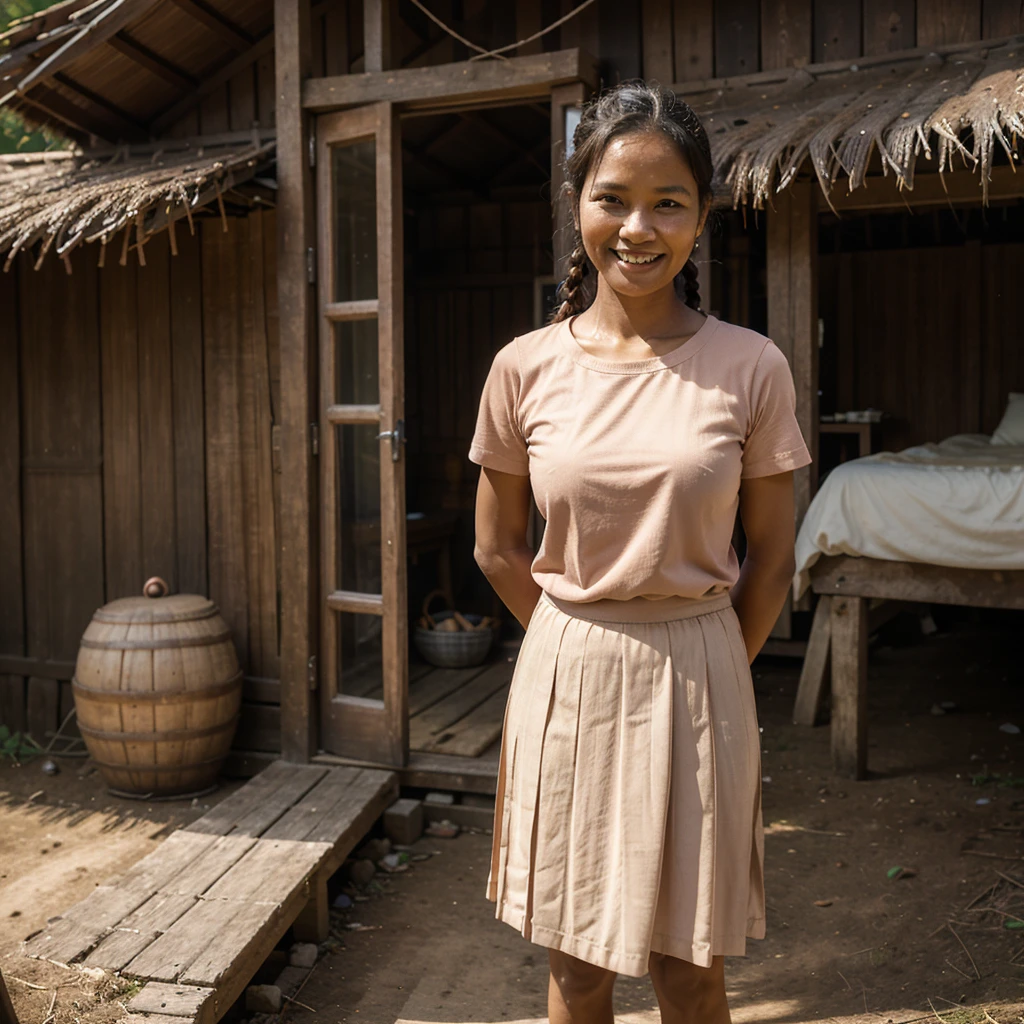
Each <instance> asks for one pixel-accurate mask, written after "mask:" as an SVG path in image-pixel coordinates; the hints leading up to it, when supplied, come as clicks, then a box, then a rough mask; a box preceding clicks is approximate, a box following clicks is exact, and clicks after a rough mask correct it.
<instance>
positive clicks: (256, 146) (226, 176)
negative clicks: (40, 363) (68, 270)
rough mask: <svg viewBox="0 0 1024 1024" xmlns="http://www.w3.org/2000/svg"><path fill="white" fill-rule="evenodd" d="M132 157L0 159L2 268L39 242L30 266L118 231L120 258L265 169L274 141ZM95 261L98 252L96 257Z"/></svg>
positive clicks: (121, 150) (120, 152) (123, 153)
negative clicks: (51, 251) (52, 254)
mask: <svg viewBox="0 0 1024 1024" xmlns="http://www.w3.org/2000/svg"><path fill="white" fill-rule="evenodd" d="M167 145H168V150H167V151H161V150H159V149H156V150H154V151H152V152H150V153H149V154H146V155H133V154H132V152H131V149H130V148H129V147H118V148H115V149H114V150H113V151H110V150H108V151H106V152H103V153H99V154H97V153H85V152H74V153H61V154H57V153H38V154H16V155H14V156H8V157H0V197H2V198H0V253H4V252H6V253H7V258H6V261H5V264H4V269H5V270H6V269H8V268H9V267H10V265H11V263H12V262H13V260H14V257H15V256H16V255H17V254H18V253H19V252H21V251H23V250H27V249H30V248H34V247H36V246H38V254H37V259H36V266H37V267H38V266H39V265H40V263H41V261H42V260H43V259H44V258H45V256H46V254H47V252H49V251H50V250H51V249H52V250H53V251H54V253H55V254H56V255H57V256H59V257H61V258H64V259H65V262H67V259H66V258H67V256H68V254H69V253H70V251H71V250H72V249H73V248H75V247H76V246H78V245H80V244H83V243H86V242H96V241H99V242H100V243H101V244H102V246H103V249H104V250H105V248H106V245H107V244H108V243H109V242H111V241H112V240H113V239H114V236H115V235H117V234H118V232H121V231H123V232H124V235H123V240H122V242H121V254H120V257H121V262H122V263H123V262H124V261H125V259H126V258H127V254H128V252H129V250H130V249H131V248H135V249H137V250H139V258H140V262H142V261H144V256H142V253H141V250H142V247H143V246H144V245H145V242H146V241H147V239H148V238H150V237H151V236H152V235H153V234H155V233H156V232H158V231H162V230H164V229H167V228H170V229H171V237H172V248H173V246H174V242H173V225H174V223H175V222H176V221H178V220H181V219H186V220H187V221H188V222H189V224H190V225H191V223H192V218H193V215H194V214H195V213H196V212H197V211H198V210H200V209H202V208H204V207H206V206H209V205H211V204H217V205H218V206H219V207H220V210H221V213H222V214H223V212H224V205H223V204H224V195H225V194H226V193H227V192H228V191H229V190H230V189H232V188H234V187H236V186H238V185H240V184H241V183H243V182H245V181H246V180H248V179H251V178H252V177H254V176H255V175H257V174H258V173H259V172H260V171H261V170H262V169H264V168H266V167H268V166H269V165H270V164H271V163H273V160H274V153H275V148H276V144H275V143H274V142H273V141H265V140H260V139H259V138H256V139H254V140H253V141H251V142H249V143H242V144H235V145H216V146H210V147H207V146H202V145H197V144H196V140H193V142H192V144H190V145H187V146H182V144H181V143H179V144H178V145H179V146H180V147H182V148H179V149H178V150H173V149H171V148H170V147H171V146H173V145H174V144H173V143H170V142H169V143H168V144H167ZM101 259H102V256H101Z"/></svg>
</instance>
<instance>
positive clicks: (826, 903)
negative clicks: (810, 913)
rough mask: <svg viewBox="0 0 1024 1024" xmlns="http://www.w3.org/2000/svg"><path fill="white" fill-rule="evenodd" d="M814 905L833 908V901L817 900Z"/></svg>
mask: <svg viewBox="0 0 1024 1024" xmlns="http://www.w3.org/2000/svg"><path fill="white" fill-rule="evenodd" d="M814 905H815V906H816V907H831V906H832V901H831V900H815V901H814Z"/></svg>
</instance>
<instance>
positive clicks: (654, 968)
mask: <svg viewBox="0 0 1024 1024" xmlns="http://www.w3.org/2000/svg"><path fill="white" fill-rule="evenodd" d="M723 963H724V962H723V959H722V957H715V959H714V961H713V962H712V964H711V966H710V967H698V966H697V965H696V964H691V963H689V962H688V961H686V960H680V959H678V958H677V957H674V956H667V955H666V954H664V953H651V959H650V962H649V964H648V967H649V970H650V973H651V982H652V983H653V985H654V988H655V991H656V992H657V994H658V998H659V1000H661V999H667V1000H668V1001H669V1002H671V1003H672V1004H673V1005H693V1004H694V1003H702V1002H706V1001H708V1000H714V999H716V998H717V997H718V996H719V995H721V994H723V993H724V989H725V974H724V970H723Z"/></svg>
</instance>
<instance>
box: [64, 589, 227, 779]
mask: <svg viewBox="0 0 1024 1024" xmlns="http://www.w3.org/2000/svg"><path fill="white" fill-rule="evenodd" d="M166 592H167V588H166V584H164V583H163V581H162V580H156V581H153V580H151V581H149V582H148V583H147V584H146V588H145V593H147V594H148V593H152V594H154V595H155V596H151V597H126V598H122V599H121V600H119V601H111V602H110V604H107V605H104V606H103V607H102V608H100V609H99V610H98V611H97V612H96V614H95V615H94V616H93V617H92V622H91V623H90V624H89V626H88V628H87V629H86V631H85V634H84V636H83V637H82V645H81V647H80V649H79V652H78V663H77V665H76V668H75V678H74V680H73V681H72V689H73V691H74V695H75V709H76V711H77V717H78V727H79V729H81V731H82V736H83V737H84V739H85V745H86V746H87V747H88V748H89V753H90V755H91V756H92V759H93V761H95V763H96V765H97V767H98V768H99V769H100V771H101V772H102V773H103V777H104V779H105V780H106V782H107V785H108V786H110V788H111V789H113V790H116V791H117V792H119V793H122V794H127V795H131V796H140V797H145V796H175V795H182V794H186V793H196V792H200V791H202V790H205V789H208V788H209V787H211V786H212V785H214V784H215V783H216V779H217V775H218V773H219V771H220V767H221V765H222V764H223V762H224V759H225V758H226V757H227V754H228V750H229V749H230V747H231V739H232V737H233V736H234V732H235V725H236V723H237V721H238V709H239V706H240V705H241V702H242V673H241V670H240V669H239V667H238V658H237V656H236V655H235V649H234V647H233V646H232V643H231V637H230V635H229V633H228V627H227V624H226V623H225V622H224V620H223V619H222V618H221V617H220V614H219V613H218V611H217V606H216V605H215V604H214V603H213V602H212V601H210V600H208V599H207V598H205V597H199V596H198V595H196V594H176V595H174V596H173V597H166V596H163V595H165V594H166Z"/></svg>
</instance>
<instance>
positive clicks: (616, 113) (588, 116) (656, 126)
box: [551, 82, 714, 323]
mask: <svg viewBox="0 0 1024 1024" xmlns="http://www.w3.org/2000/svg"><path fill="white" fill-rule="evenodd" d="M639 132H661V133H662V134H663V135H666V136H668V138H670V139H671V140H672V141H673V142H674V143H675V144H676V145H677V146H678V147H679V150H680V152H681V153H682V155H683V157H684V158H685V160H686V162H687V163H688V164H689V165H690V171H691V172H692V173H693V176H694V178H695V179H696V181H697V191H698V196H697V198H698V201H699V202H700V205H701V208H702V209H703V208H705V207H706V206H707V205H708V204H709V203H710V202H711V198H712V185H711V182H712V178H713V175H714V164H713V163H712V160H711V146H710V144H709V143H708V136H707V132H705V131H704V126H703V125H702V124H701V123H700V118H699V117H697V115H696V114H695V113H694V112H693V111H692V110H691V109H690V107H689V106H688V105H687V104H686V103H684V102H683V101H682V100H681V99H679V98H678V97H677V96H676V94H675V93H674V92H671V91H670V90H669V89H663V88H662V87H661V86H659V85H658V84H656V83H653V82H623V83H622V84H621V85H618V86H616V87H615V88H614V89H610V90H609V91H608V92H605V93H603V94H602V95H601V96H599V97H597V98H596V99H594V100H592V101H591V102H590V103H589V104H587V106H586V107H584V108H583V114H582V116H581V117H580V123H579V124H578V125H577V126H576V131H575V132H574V133H573V137H572V143H573V152H572V156H570V157H569V158H568V160H566V162H565V186H564V188H565V191H566V193H567V194H568V195H569V197H570V201H571V202H572V204H573V213H574V215H575V220H576V223H577V224H578V223H579V211H580V196H581V195H582V193H583V184H584V182H585V181H586V180H587V175H588V174H589V173H590V169H591V168H592V167H593V166H594V164H595V162H596V161H597V160H599V159H600V158H601V155H602V154H603V153H604V151H605V149H606V147H607V146H608V143H610V142H611V141H612V139H616V138H619V137H620V136H622V135H633V134H636V133H639ZM590 271H591V265H590V260H589V259H588V258H587V254H586V251H585V250H584V248H583V239H582V238H581V237H580V233H579V228H577V229H576V237H575V241H574V245H573V250H572V255H571V256H570V258H569V272H568V274H567V275H566V278H565V280H564V281H563V282H562V283H561V285H559V289H558V296H559V298H561V300H562V302H561V305H560V306H559V307H558V308H557V309H556V310H555V312H554V313H553V314H552V316H551V322H552V323H555V322H557V321H559V320H565V319H567V318H568V317H570V316H573V315H574V314H576V313H580V312H582V311H583V310H584V309H586V307H587V306H588V305H589V304H590V302H589V301H588V296H587V289H586V288H585V287H584V279H585V278H586V276H587V275H588V274H589V273H590ZM676 287H677V290H679V291H680V292H681V293H682V295H683V298H684V301H685V302H686V304H687V305H688V306H690V307H691V308H692V309H700V294H699V292H698V289H697V265H696V264H695V263H694V262H693V260H692V259H690V260H687V261H686V265H685V266H684V267H683V269H682V270H681V271H680V272H679V275H678V276H677V278H676Z"/></svg>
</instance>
